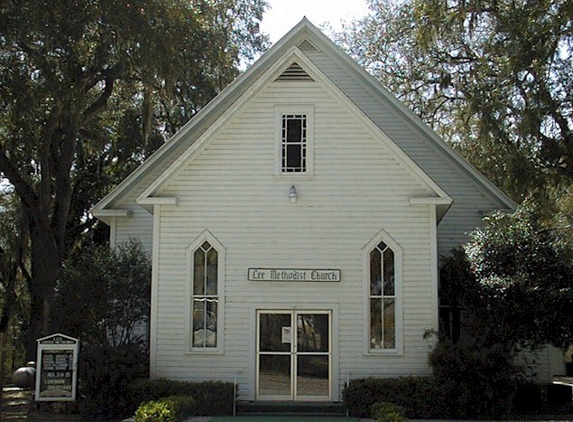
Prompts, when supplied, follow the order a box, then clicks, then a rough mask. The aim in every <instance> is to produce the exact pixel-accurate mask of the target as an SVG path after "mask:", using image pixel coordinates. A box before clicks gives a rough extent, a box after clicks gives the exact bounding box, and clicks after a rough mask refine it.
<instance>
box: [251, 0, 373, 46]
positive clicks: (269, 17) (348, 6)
mask: <svg viewBox="0 0 573 422" xmlns="http://www.w3.org/2000/svg"><path fill="white" fill-rule="evenodd" d="M267 2H268V3H269V5H270V7H271V8H269V10H268V11H267V12H266V13H265V14H264V16H263V22H262V25H261V30H262V32H264V33H266V34H268V35H269V36H270V38H271V42H272V43H273V44H274V43H275V42H277V41H278V40H279V39H280V38H281V37H282V36H283V35H285V34H286V33H287V32H288V31H289V30H290V29H292V27H293V26H295V25H296V24H297V23H299V22H300V20H301V19H302V18H303V17H304V16H306V17H307V19H308V20H310V21H311V22H312V23H313V24H314V25H315V26H317V27H319V28H320V26H321V25H322V24H323V23H325V22H328V23H330V25H331V26H332V28H333V29H334V30H340V29H341V20H342V21H350V20H352V19H353V18H360V17H362V16H364V15H366V14H367V13H368V7H367V6H366V2H365V0H267Z"/></svg>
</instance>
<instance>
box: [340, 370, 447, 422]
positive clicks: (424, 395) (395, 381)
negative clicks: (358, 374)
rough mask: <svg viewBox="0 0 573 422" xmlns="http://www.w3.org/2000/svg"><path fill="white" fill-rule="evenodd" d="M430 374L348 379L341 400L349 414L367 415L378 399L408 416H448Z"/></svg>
mask: <svg viewBox="0 0 573 422" xmlns="http://www.w3.org/2000/svg"><path fill="white" fill-rule="evenodd" d="M440 394H441V390H440V388H439V385H438V384H437V383H436V382H435V379H434V378H432V377H400V378H374V377H369V378H360V379H353V380H350V382H349V383H348V385H346V387H345V389H344V391H343V393H342V399H343V401H344V404H346V406H347V407H348V412H349V414H350V415H351V416H357V417H361V418H369V417H371V414H370V411H371V408H372V406H373V405H374V404H375V403H378V402H386V403H392V404H394V405H396V406H400V407H402V408H403V409H404V410H405V415H406V416H407V417H408V418H412V419H436V418H443V417H445V416H448V415H451V412H449V411H448V407H447V405H448V401H447V399H446V397H444V396H442V395H440Z"/></svg>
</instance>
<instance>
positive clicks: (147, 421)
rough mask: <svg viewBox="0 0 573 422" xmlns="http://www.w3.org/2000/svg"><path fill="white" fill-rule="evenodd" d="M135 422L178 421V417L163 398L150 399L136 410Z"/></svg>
mask: <svg viewBox="0 0 573 422" xmlns="http://www.w3.org/2000/svg"><path fill="white" fill-rule="evenodd" d="M135 422H177V417H176V416H175V410H174V409H172V407H171V406H169V404H168V403H166V402H164V401H162V400H157V401H148V402H145V403H142V404H141V406H139V407H138V408H137V410H136V411H135Z"/></svg>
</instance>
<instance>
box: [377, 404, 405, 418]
mask: <svg viewBox="0 0 573 422" xmlns="http://www.w3.org/2000/svg"><path fill="white" fill-rule="evenodd" d="M370 413H371V415H372V418H374V419H376V422H405V421H407V420H408V418H406V410H405V409H404V408H403V407H401V406H397V405H395V404H392V403H388V402H376V403H374V404H373V405H372V406H371V408H370Z"/></svg>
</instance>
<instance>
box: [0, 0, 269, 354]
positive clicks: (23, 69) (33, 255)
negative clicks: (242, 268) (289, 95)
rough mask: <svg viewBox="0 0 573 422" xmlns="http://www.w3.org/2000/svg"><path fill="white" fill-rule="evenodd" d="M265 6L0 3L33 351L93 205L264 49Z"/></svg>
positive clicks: (237, 0)
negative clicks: (24, 237) (63, 269)
mask: <svg viewBox="0 0 573 422" xmlns="http://www.w3.org/2000/svg"><path fill="white" fill-rule="evenodd" d="M265 6H266V4H265V3H264V1H263V0H222V1H217V2H212V1H207V2H206V1H202V0H197V1H187V0H169V1H164V0H142V1H138V2H136V3H134V2H129V1H116V0H97V1H84V2H74V3H70V2H69V1H66V0H54V1H51V2H49V3H47V2H45V1H44V0H25V1H15V0H6V1H3V2H2V3H0V178H1V179H2V181H3V182H4V181H6V180H7V181H8V182H9V188H10V189H13V192H14V193H15V195H17V197H18V199H19V203H20V206H21V207H22V212H23V214H24V215H26V221H25V222H22V224H23V226H22V227H23V228H24V229H25V230H26V231H27V233H28V235H29V243H27V244H25V246H26V247H27V248H29V253H28V255H29V259H30V261H29V262H30V268H29V269H28V272H29V273H30V274H31V278H30V280H29V281H30V283H29V296H30V305H29V318H30V320H31V322H30V332H29V333H28V334H29V335H28V354H29V355H30V356H32V355H33V353H34V350H35V340H36V338H38V337H39V336H41V335H43V334H46V333H47V331H48V330H49V327H48V326H47V321H49V320H50V318H48V314H49V312H50V309H51V307H50V305H51V301H52V297H53V292H54V287H55V282H56V280H57V279H58V278H59V269H60V264H61V263H62V261H63V260H64V259H65V258H66V256H67V255H68V254H69V252H70V251H71V250H72V249H73V248H74V246H75V245H77V244H78V242H81V240H82V239H83V238H84V237H85V236H86V234H89V233H90V231H89V230H90V229H91V228H93V227H94V225H96V224H97V223H96V220H95V219H94V218H93V216H91V215H90V214H89V212H88V211H89V209H90V208H91V207H92V206H93V205H94V201H95V200H97V199H98V198H101V197H103V195H104V194H105V193H107V191H108V190H109V189H110V188H111V187H113V186H114V185H116V184H117V183H118V182H119V181H120V180H123V179H124V178H125V176H126V175H127V174H128V173H129V172H130V171H131V170H133V169H134V168H135V166H137V165H138V164H139V163H141V161H142V160H143V159H145V158H146V157H148V156H149V155H150V154H151V153H152V152H153V151H154V150H156V149H157V148H158V147H159V146H160V145H161V144H162V143H163V142H164V141H165V139H166V138H167V137H169V136H170V135H171V134H173V133H174V132H175V131H176V130H177V129H178V128H179V127H181V125H183V124H184V123H185V122H187V121H188V120H189V119H190V118H191V117H192V116H193V115H194V114H196V113H197V112H198V111H199V110H200V109H201V108H202V107H203V106H204V105H205V104H206V103H207V102H208V101H209V100H210V99H211V98H213V97H214V96H215V94H216V93H218V92H219V91H220V90H221V89H222V88H223V87H224V86H226V85H227V84H228V83H229V82H231V81H232V80H233V79H234V78H235V77H236V76H237V74H238V66H239V64H240V63H241V61H242V60H243V59H248V58H249V57H250V56H252V55H253V54H254V53H255V52H258V51H260V50H262V49H264V48H265V47H266V42H267V41H266V39H265V37H264V36H261V35H260V34H259V32H258V23H259V22H260V20H261V18H262V13H263V10H264V8H265Z"/></svg>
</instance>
